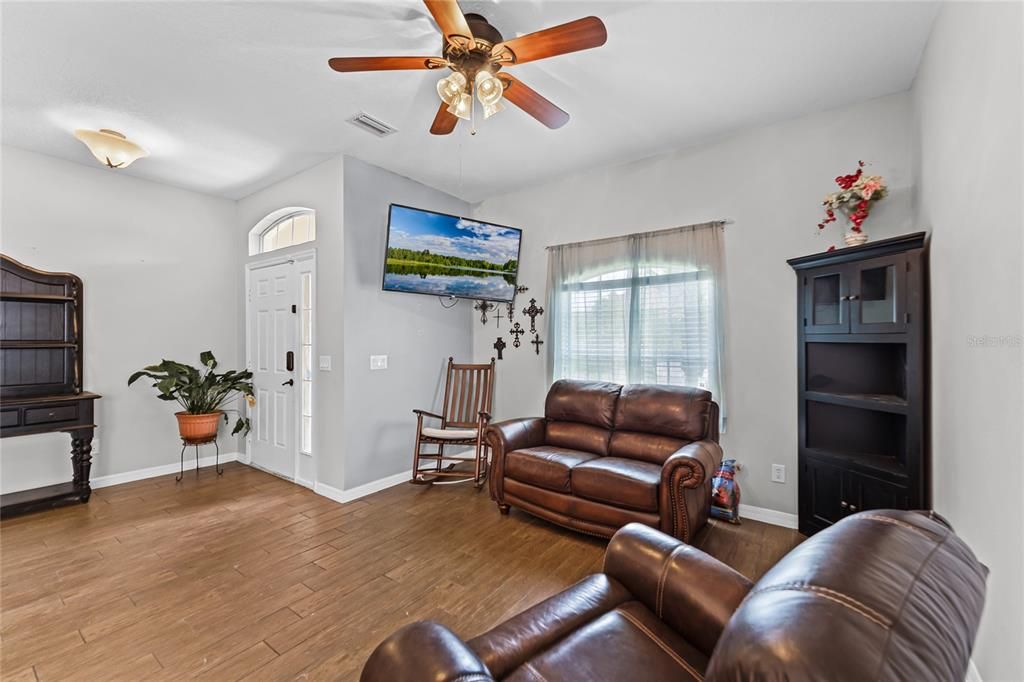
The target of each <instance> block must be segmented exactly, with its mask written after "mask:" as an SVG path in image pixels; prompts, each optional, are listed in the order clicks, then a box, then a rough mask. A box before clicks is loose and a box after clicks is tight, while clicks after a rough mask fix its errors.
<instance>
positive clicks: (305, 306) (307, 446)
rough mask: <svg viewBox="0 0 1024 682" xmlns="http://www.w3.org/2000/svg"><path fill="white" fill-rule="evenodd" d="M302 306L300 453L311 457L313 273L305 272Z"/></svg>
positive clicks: (300, 341) (300, 320) (302, 275)
mask: <svg viewBox="0 0 1024 682" xmlns="http://www.w3.org/2000/svg"><path fill="white" fill-rule="evenodd" d="M300 278H301V282H302V305H301V310H300V311H299V312H300V315H299V324H300V325H302V335H301V338H300V339H299V350H300V352H299V358H300V365H301V366H300V367H299V371H300V376H301V377H302V381H301V384H302V434H301V438H300V443H299V451H300V452H302V453H303V454H306V455H309V454H312V452H313V273H311V272H303V273H302V274H301V275H300Z"/></svg>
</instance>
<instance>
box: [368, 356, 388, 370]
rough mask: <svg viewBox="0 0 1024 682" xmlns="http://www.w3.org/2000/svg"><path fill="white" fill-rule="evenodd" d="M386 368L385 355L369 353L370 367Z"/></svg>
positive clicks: (386, 360) (386, 358)
mask: <svg viewBox="0 0 1024 682" xmlns="http://www.w3.org/2000/svg"><path fill="white" fill-rule="evenodd" d="M387 368H388V356H386V355H371V356H370V369H387Z"/></svg>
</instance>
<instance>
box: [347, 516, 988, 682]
mask: <svg viewBox="0 0 1024 682" xmlns="http://www.w3.org/2000/svg"><path fill="white" fill-rule="evenodd" d="M987 573H988V571H987V569H986V568H985V567H984V566H982V565H981V564H980V563H978V561H977V559H975V557H974V555H973V554H972V553H971V550H970V549H969V548H968V547H967V546H966V545H965V544H964V543H963V541H961V540H960V539H959V538H958V537H957V536H956V535H955V534H954V533H953V532H952V530H951V529H950V528H949V527H948V526H947V525H945V523H944V522H942V520H941V519H940V518H939V517H935V516H932V515H927V514H925V513H921V512H908V511H891V510H888V511H872V512H861V513H860V514H855V515H853V516H849V517H847V518H845V519H843V520H842V521H840V522H839V523H837V524H835V525H834V526H832V527H831V528H829V529H827V530H825V531H822V532H821V533H818V534H817V535H815V536H814V537H812V538H811V539H809V540H807V541H806V542H804V543H803V544H801V545H799V546H798V547H796V548H795V549H794V550H793V551H791V552H790V553H789V554H788V555H787V556H786V557H784V558H783V559H782V560H781V561H780V562H779V563H778V564H776V565H775V566H774V567H773V568H772V569H771V570H770V571H769V572H768V573H767V574H765V576H764V577H763V578H761V580H759V581H758V582H757V584H754V585H751V583H750V582H749V581H748V580H747V579H746V578H744V577H743V576H742V575H740V574H739V573H737V572H736V571H734V570H732V569H731V568H729V567H728V566H726V565H725V564H723V563H721V562H719V561H717V560H716V559H714V558H712V557H710V556H708V555H707V554H705V553H704V552H701V551H700V550H698V549H695V548H693V547H691V546H689V545H686V544H684V543H682V542H680V541H678V540H675V539H673V538H671V537H669V536H667V535H665V534H664V533H661V532H659V531H656V530H653V529H651V528H648V527H646V526H642V525H639V524H631V525H629V526H627V527H625V528H623V529H622V530H620V531H619V532H618V533H616V534H615V536H614V537H613V538H612V540H611V542H610V543H609V545H608V550H607V552H606V554H605V562H604V570H603V572H602V573H599V574H596V575H591V576H589V577H587V578H584V579H583V580H581V581H580V582H578V583H576V584H575V585H573V586H572V587H570V588H569V589H567V590H565V591H564V592H562V593H560V594H557V595H555V596H553V597H551V598H550V599H547V600H545V601H542V602H541V603H539V604H537V605H536V606H534V607H532V608H530V609H527V610H526V611H524V612H522V613H520V614H519V615H517V616H514V617H513V618H511V619H510V620H507V621H505V622H504V623H501V624H500V625H498V626H497V627H495V628H494V629H492V630H491V631H490V632H487V633H485V634H483V635H480V636H479V637H476V638H475V639H471V640H469V641H468V642H463V641H462V640H460V639H459V638H458V637H457V636H456V635H455V634H453V633H452V632H451V631H450V630H448V629H447V628H446V627H444V626H443V625H440V624H438V623H434V622H419V623H414V624H412V625H408V626H406V627H404V628H402V629H400V630H398V631H397V632H395V633H394V634H393V635H391V637H389V638H388V639H386V640H385V641H384V642H383V643H382V644H381V645H380V646H378V647H377V649H376V650H375V651H374V652H373V654H371V656H370V658H369V660H368V661H367V663H366V666H365V667H364V669H363V673H362V677H361V680H362V682H397V681H399V680H401V681H403V682H421V681H422V682H427V681H428V680H429V681H430V682H484V681H489V680H510V681H512V680H515V681H517V682H523V681H527V680H529V681H533V682H545V681H546V682H562V681H569V680H581V681H583V680H586V681H587V682H601V681H604V680H608V681H613V680H614V681H616V682H623V681H626V680H644V681H645V682H659V681H660V680H701V679H706V680H709V681H715V682H723V681H726V680H790V681H798V680H832V681H834V682H842V681H846V680H849V681H851V682H853V681H857V682H860V681H861V680H929V681H942V680H948V681H949V682H962V680H963V679H964V674H965V673H966V671H967V666H968V661H969V659H970V655H971V649H972V647H973V644H974V637H975V634H976V633H977V629H978V622H979V620H980V618H981V612H982V607H983V606H984V598H985V579H986V575H987Z"/></svg>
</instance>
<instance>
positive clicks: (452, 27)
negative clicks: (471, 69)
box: [423, 0, 473, 48]
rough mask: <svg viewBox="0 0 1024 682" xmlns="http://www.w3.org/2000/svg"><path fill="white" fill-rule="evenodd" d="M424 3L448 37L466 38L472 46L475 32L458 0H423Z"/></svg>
mask: <svg viewBox="0 0 1024 682" xmlns="http://www.w3.org/2000/svg"><path fill="white" fill-rule="evenodd" d="M423 4H424V5H426V6H427V9H428V10H430V14H431V15H432V16H433V17H434V21H436V22H437V25H438V26H439V27H440V28H441V33H443V34H444V36H445V37H446V38H450V37H452V36H458V37H462V38H465V39H466V40H467V41H469V44H470V48H472V46H473V32H472V31H470V30H469V23H468V22H466V15H465V14H463V13H462V8H461V7H459V3H458V2H457V1H456V0H423Z"/></svg>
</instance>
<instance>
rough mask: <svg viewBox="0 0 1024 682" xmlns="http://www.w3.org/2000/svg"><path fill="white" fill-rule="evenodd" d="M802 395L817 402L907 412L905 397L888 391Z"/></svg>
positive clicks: (811, 392)
mask: <svg viewBox="0 0 1024 682" xmlns="http://www.w3.org/2000/svg"><path fill="white" fill-rule="evenodd" d="M804 397H805V398H807V400H814V401H816V402H819V403H830V404H832V405H842V406H844V407H856V408H860V409H863V410H879V411H881V412H892V413H894V414H906V413H907V399H906V398H902V397H900V396H898V395H893V394H890V393H831V392H829V391H806V392H805V393H804Z"/></svg>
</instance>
